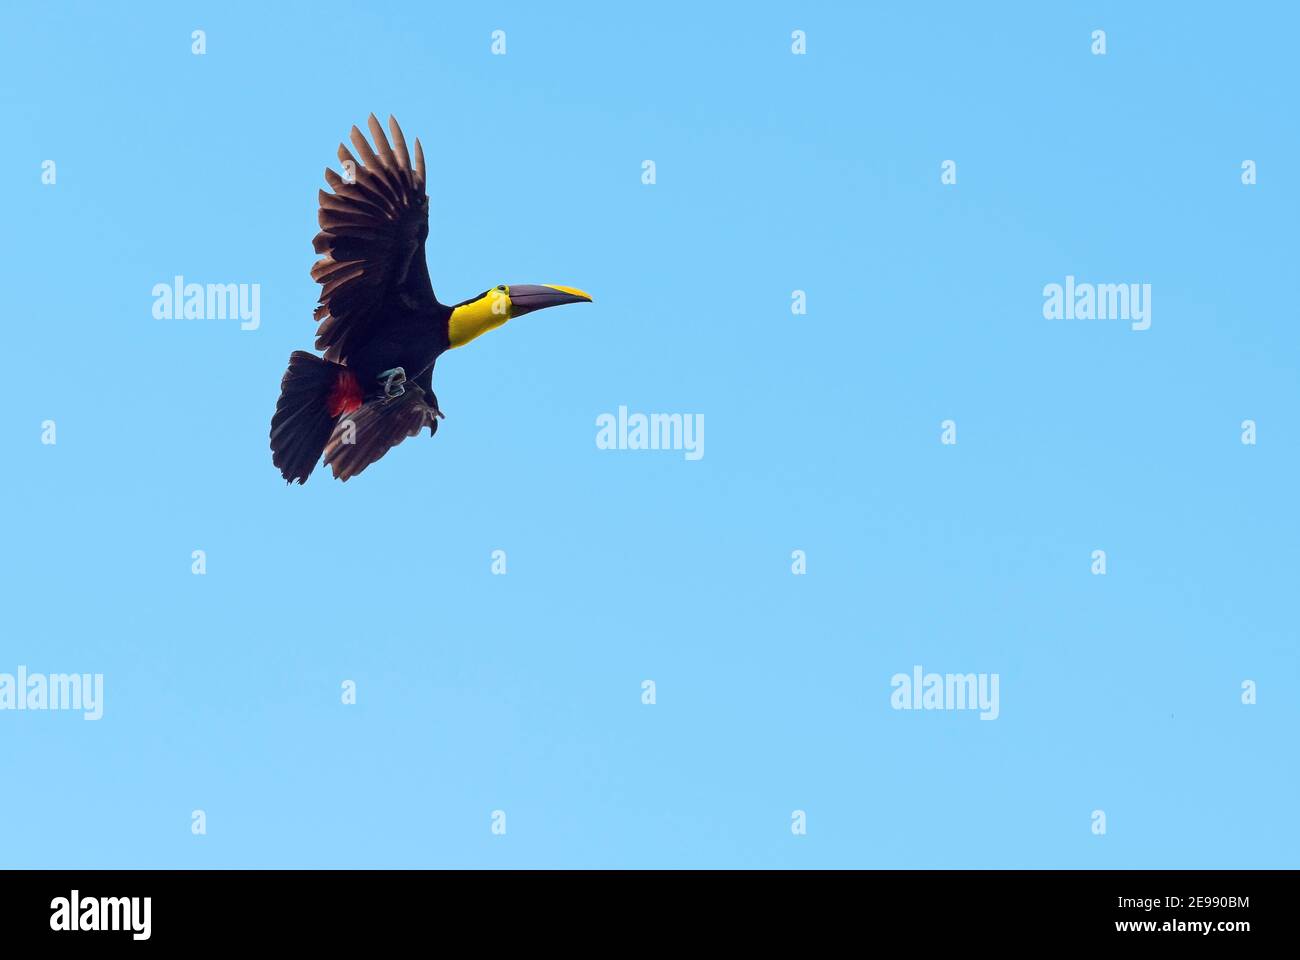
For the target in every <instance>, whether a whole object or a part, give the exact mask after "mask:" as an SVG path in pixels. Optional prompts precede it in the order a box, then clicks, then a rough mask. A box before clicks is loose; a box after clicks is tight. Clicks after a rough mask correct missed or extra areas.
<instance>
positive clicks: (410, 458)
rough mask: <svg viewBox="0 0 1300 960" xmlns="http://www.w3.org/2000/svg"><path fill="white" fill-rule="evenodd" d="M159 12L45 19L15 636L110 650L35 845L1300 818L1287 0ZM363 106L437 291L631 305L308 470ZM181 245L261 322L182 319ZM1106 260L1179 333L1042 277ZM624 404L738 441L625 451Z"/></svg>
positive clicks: (814, 847)
mask: <svg viewBox="0 0 1300 960" xmlns="http://www.w3.org/2000/svg"><path fill="white" fill-rule="evenodd" d="M1277 6H1278V7H1282V6H1283V5H1277ZM132 11H133V12H132V13H131V14H130V15H126V14H124V13H122V12H119V11H116V10H114V9H113V8H111V7H107V6H104V7H101V6H99V5H93V4H37V3H19V4H16V5H11V7H10V8H9V10H8V11H7V13H6V29H5V30H4V32H3V36H0V80H2V81H3V82H0V107H2V108H3V111H4V117H5V125H6V129H7V136H6V147H7V149H6V150H5V151H3V154H2V155H0V165H2V170H3V173H4V178H5V182H6V183H7V184H9V186H10V190H9V192H8V195H7V196H8V204H9V206H8V210H7V212H6V217H5V222H6V224H7V225H8V227H9V234H10V242H8V243H6V244H5V260H6V268H5V274H6V281H7V282H6V284H5V287H6V293H7V297H6V314H7V318H6V319H7V322H6V325H5V328H6V331H7V344H6V357H5V364H4V367H5V375H4V377H3V378H0V384H2V385H0V396H2V397H3V400H4V415H3V416H2V417H0V439H2V440H3V442H4V448H5V450H6V452H7V453H6V457H7V459H6V469H5V470H4V472H3V480H0V484H3V499H4V502H5V504H6V505H7V507H8V509H7V511H6V514H7V517H6V522H5V528H6V536H5V549H4V551H3V553H2V554H0V563H2V564H3V569H2V570H0V573H2V574H3V583H4V588H5V598H4V604H3V609H4V614H5V616H4V620H5V624H4V626H3V628H0V673H5V672H8V673H13V672H14V671H15V670H16V669H17V668H18V666H19V665H23V666H25V667H26V668H27V669H28V670H29V671H33V672H37V671H39V672H45V673H58V672H78V673H81V672H86V673H102V674H103V676H104V689H105V695H104V700H105V702H104V716H103V718H102V719H101V720H99V721H94V722H87V721H85V720H83V719H82V717H81V715H80V714H78V713H73V712H56V711H18V710H7V711H0V761H2V762H3V769H4V770H5V771H6V776H5V781H6V786H5V789H3V790H0V864H3V865H6V866H20V867H36V866H52V867H62V866H69V867H78V866H79V867H146V866H158V867H249V866H251V867H294V866H306V867H349V866H371V867H388V866H407V867H424V866H474V867H505V866H523V867H541V866H566V867H567V866H572V867H579V866H617V867H627V866H648V867H670V866H688V867H721V866H739V867H824V866H880V867H913V866H918V867H936V866H955V867H1017V866H1036V867H1066V866H1069V867H1220V866H1222V867H1227V866H1234V867H1257V866H1258V867H1264V866H1275V867H1276V866H1295V865H1296V863H1297V854H1298V852H1300V827H1298V826H1297V821H1296V817H1295V810H1296V808H1297V804H1298V802H1300V788H1298V780H1297V766H1296V749H1295V732H1296V730H1297V723H1298V721H1300V709H1298V708H1297V703H1296V690H1297V684H1298V683H1300V670H1298V669H1297V668H1298V667H1300V663H1298V658H1297V653H1296V639H1297V637H1296V624H1295V603H1294V594H1295V586H1294V585H1295V582H1296V578H1297V575H1298V574H1300V558H1298V556H1297V547H1296V544H1297V542H1298V534H1300V522H1298V516H1297V507H1296V498H1295V476H1296V468H1297V463H1298V458H1297V453H1296V451H1297V449H1298V444H1300V435H1298V433H1300V430H1298V427H1297V420H1296V409H1297V399H1300V398H1298V396H1297V384H1298V383H1300V381H1298V379H1297V369H1296V367H1297V364H1296V357H1297V347H1298V346H1300V343H1298V340H1300V334H1298V333H1297V325H1296V320H1297V317H1296V298H1295V284H1296V282H1297V268H1296V257H1295V242H1294V232H1295V223H1296V215H1297V210H1298V204H1297V185H1296V179H1295V177H1294V176H1293V175H1292V170H1293V168H1294V165H1295V157H1296V154H1297V150H1298V149H1300V142H1298V137H1297V132H1296V126H1295V123H1294V109H1293V106H1294V104H1293V100H1294V91H1295V89H1296V87H1297V83H1296V81H1297V77H1296V66H1295V57H1294V51H1293V50H1292V40H1291V38H1292V37H1293V36H1294V34H1295V31H1296V28H1297V26H1298V25H1300V24H1298V23H1297V20H1296V16H1295V13H1294V12H1293V11H1289V10H1285V11H1283V10H1278V9H1272V8H1271V7H1262V8H1257V9H1252V11H1251V12H1250V14H1249V16H1246V15H1242V14H1240V13H1239V12H1238V11H1236V10H1235V8H1232V7H1230V6H1228V5H1222V4H1220V5H1205V6H1197V7H1194V8H1187V9H1179V10H1178V11H1177V12H1173V11H1171V10H1167V9H1164V10H1161V9H1155V8H1154V6H1152V7H1151V8H1147V7H1145V6H1144V8H1142V9H1133V8H1132V5H1128V4H1100V3H1099V4H1084V3H1076V4H1068V5H1067V4H1050V5H1048V4H1042V5H1040V4H1021V5H1002V6H999V7H997V8H994V9H989V8H981V9H978V10H976V9H973V8H968V7H967V5H964V4H956V3H952V4H938V5H934V6H926V7H923V8H922V7H915V6H912V5H901V6H897V5H883V4H882V5H875V4H872V5H867V4H848V3H843V4H832V3H822V4H817V5H814V6H812V7H811V8H810V6H809V5H807V4H796V3H764V4H744V5H740V4H734V5H718V6H717V7H714V6H712V5H702V4H689V5H688V4H673V3H661V4H655V5H652V6H651V7H638V8H635V10H634V9H631V8H628V9H623V8H600V7H598V6H597V5H594V4H592V5H574V6H572V7H570V8H568V12H564V10H563V8H561V9H560V10H556V9H550V8H548V9H546V10H542V9H540V8H539V7H538V6H537V5H536V4H524V3H519V4H473V5H471V4H464V5H459V4H457V5H453V4H436V5H434V4H426V3H418V4H417V3H409V4H398V3H394V4H384V5H382V8H380V7H376V6H374V5H360V4H358V5H348V4H338V3H321V2H313V3H274V4H271V3H261V4H245V3H240V4H162V3H158V4H138V5H133V7H132ZM195 29H202V30H204V31H206V43H207V52H206V53H205V54H204V55H202V56H196V55H194V54H192V53H191V32H192V31H193V30H195ZM796 29H801V30H804V31H805V32H806V36H807V53H806V54H805V55H802V56H796V55H793V54H792V52H791V32H792V31H793V30H796ZM1096 29H1102V30H1105V31H1106V35H1107V52H1106V54H1105V55H1104V56H1094V55H1093V54H1092V53H1091V52H1090V45H1091V39H1090V35H1091V33H1092V31H1094V30H1096ZM494 30H504V31H505V33H506V38H507V52H506V55H505V56H494V55H492V53H491V50H490V45H491V34H492V31H494ZM371 111H374V112H375V113H377V114H379V115H380V116H382V117H387V115H388V114H389V113H393V114H395V115H396V116H397V117H398V119H399V120H400V121H401V123H402V125H403V127H404V129H405V131H406V133H407V136H408V138H411V139H413V138H414V137H416V136H419V137H420V138H421V139H422V140H423V142H424V144H425V147H426V153H427V155H428V161H429V162H428V166H429V194H430V203H431V209H432V217H431V232H430V237H429V241H428V245H427V257H428V262H429V268H430V273H431V274H432V276H433V279H434V285H435V288H436V290H437V291H438V293H439V295H440V296H441V297H442V299H443V300H444V301H446V302H456V301H458V300H461V299H463V298H465V297H468V296H471V295H473V294H476V293H478V292H479V291H481V290H484V289H486V288H487V287H489V286H491V285H494V284H497V283H532V282H545V283H561V284H569V285H574V286H578V287H581V288H582V289H584V290H587V291H590V292H591V293H592V294H593V295H594V297H595V304H594V305H592V306H582V307H568V308H563V309H557V310H553V311H546V312H543V313H538V314H533V315H530V316H527V317H523V318H519V319H518V320H516V321H512V322H511V323H509V324H507V325H506V326H505V327H504V328H503V329H501V330H499V331H496V332H493V333H491V334H489V335H488V336H485V337H483V338H481V339H480V340H478V341H475V342H474V343H473V344H471V345H470V346H468V347H466V348H465V349H463V350H458V351H454V352H452V353H450V354H448V355H447V356H445V357H444V358H443V359H442V360H441V361H440V363H439V365H438V369H437V373H436V378H435V386H436V388H437V392H438V398H439V400H440V402H441V405H442V407H443V409H444V410H445V411H446V412H447V415H448V419H447V421H446V422H445V423H444V424H443V426H442V428H441V429H440V431H439V433H438V435H437V437H436V438H434V439H432V440H430V439H429V438H428V437H427V436H425V437H421V438H418V439H412V440H408V441H407V442H406V443H405V444H403V445H402V446H401V447H399V448H397V449H396V450H394V451H393V452H392V453H390V454H389V455H388V456H387V457H386V458H385V459H384V460H383V461H382V462H380V463H379V464H378V465H376V466H374V467H372V468H370V469H369V470H368V471H367V472H366V473H365V474H364V475H363V476H362V477H360V478H358V479H356V480H354V481H351V482H349V483H348V484H346V485H343V484H339V483H337V482H335V481H333V480H332V479H330V478H329V476H328V474H327V473H325V472H322V471H320V470H318V472H317V473H316V474H315V475H313V477H312V479H311V480H310V481H309V482H308V484H307V485H306V486H305V487H302V488H299V487H296V486H295V487H293V488H286V487H285V485H284V484H283V482H281V481H280V480H279V478H278V475H277V473H276V471H275V470H274V468H273V467H272V465H271V462H270V454H269V450H268V448H267V430H268V424H269V420H270V416H271V412H272V410H273V408H274V404H275V399H276V395H277V391H278V384H279V378H280V375H281V373H282V371H283V368H284V365H285V361H286V358H287V357H288V354H289V352H290V351H291V350H294V349H303V348H309V347H310V344H311V340H312V336H313V324H312V320H311V311H312V308H313V306H314V304H315V300H316V293H317V287H316V285H315V284H314V283H313V282H312V281H311V278H310V276H309V274H308V269H309V267H310V265H311V263H312V261H313V259H314V256H313V253H312V250H311V238H312V236H313V234H314V233H315V231H316V222H315V215H316V190H317V188H318V187H319V186H322V180H321V172H322V170H323V168H324V167H325V166H326V165H327V164H331V163H333V162H334V150H335V147H336V146H337V144H338V142H339V141H340V140H341V139H343V138H344V137H345V136H346V133H347V130H348V128H349V127H350V125H351V124H353V123H358V124H363V123H364V120H365V117H366V115H367V114H368V113H370V112H371ZM51 159H52V160H54V161H55V162H56V165H57V166H56V170H57V179H56V181H55V183H54V184H52V185H49V184H43V183H42V163H43V161H46V160H51ZM646 159H652V160H654V161H655V164H656V181H657V182H656V183H654V184H653V185H646V184H643V183H642V178H641V175H642V162H643V161H644V160H646ZM1247 159H1249V160H1253V161H1255V162H1256V164H1257V174H1258V182H1257V183H1256V184H1254V185H1250V186H1247V185H1244V184H1243V183H1242V168H1241V165H1242V162H1243V161H1244V160H1247ZM945 160H953V161H954V162H955V163H956V164H957V182H956V183H955V184H952V185H945V184H943V183H941V180H940V173H941V169H940V165H941V164H942V163H943V161H945ZM177 274H180V275H183V276H185V277H186V279H187V280H189V281H193V282H199V283H248V284H253V283H256V284H258V285H259V286H260V295H261V318H260V320H261V322H260V326H259V327H258V329H256V330H248V331H244V330H240V329H239V325H238V323H237V322H232V321H222V320H201V321H160V320H155V319H154V318H153V316H152V313H151V309H152V303H153V301H152V296H151V289H152V287H153V286H154V285H155V284H157V283H170V282H171V279H172V277H174V276H175V275H177ZM1067 275H1070V276H1075V277H1077V278H1078V279H1079V280H1080V281H1090V282H1097V283H1149V284H1151V286H1152V325H1151V328H1150V329H1149V330H1145V331H1133V330H1131V329H1130V328H1129V324H1127V323H1124V322H1121V321H1117V320H1106V321H1101V320H1098V321H1082V320H1077V321H1063V320H1047V319H1044V316H1043V312H1042V306H1043V288H1044V286H1045V285H1046V284H1050V283H1063V282H1064V278H1065V277H1066V276H1067ZM794 290H804V291H806V294H807V305H808V310H807V314H806V315H794V314H792V312H791V294H792V291H794ZM620 405H626V406H627V407H628V408H629V409H630V410H633V411H642V412H681V413H692V414H700V415H703V417H704V419H705V422H706V424H707V431H706V448H705V455H704V456H703V458H702V459H699V460H697V461H688V460H686V459H685V458H684V457H683V455H682V454H681V453H680V452H673V451H611V450H599V449H597V447H596V444H595V435H596V428H595V420H596V417H597V416H599V415H600V414H602V413H606V412H614V411H617V409H618V407H619V406H620ZM949 419H951V420H953V421H955V423H956V429H957V440H958V442H957V443H956V444H955V445H945V444H942V443H941V442H940V424H941V422H942V421H944V420H949ZM1245 419H1253V420H1254V421H1255V422H1256V424H1257V430H1258V434H1257V443H1256V444H1254V445H1246V444H1243V443H1242V442H1241V433H1242V429H1241V423H1242V421H1243V420H1245ZM47 420H53V421H54V422H55V424H56V430H57V433H56V436H57V442H56V443H55V444H53V445H50V444H45V443H42V442H41V441H42V424H43V423H44V422H45V421H47ZM199 549H201V550H203V551H205V552H206V556H207V573H206V574H205V575H203V576H195V575H193V574H192V573H191V555H192V551H194V550H199ZM796 549H797V550H803V551H805V552H806V556H807V573H806V574H805V575H802V576H796V575H793V573H792V570H791V554H792V551H794V550H796ZM1099 549H1100V550H1104V551H1106V555H1107V572H1106V575H1105V576H1096V575H1093V573H1092V571H1091V567H1092V559H1091V558H1092V553H1093V551H1094V550H1099ZM494 550H504V551H506V554H507V557H508V567H507V569H508V573H507V574H506V575H505V576H494V575H493V574H492V572H491V554H492V551H494ZM917 664H920V665H922V666H923V667H924V668H925V670H926V671H937V672H941V673H943V672H957V673H966V672H974V673H988V674H994V673H996V674H998V676H999V678H1000V713H999V716H998V718H997V720H996V721H994V722H984V721H981V720H980V719H979V717H978V715H977V714H976V713H974V712H970V711H946V710H944V711H898V710H894V709H892V708H891V706H890V694H891V686H890V680H891V677H892V676H893V675H894V674H896V673H899V672H903V673H910V672H911V670H912V668H913V666H914V665H917ZM647 679H651V680H653V681H655V684H656V703H655V704H653V705H646V704H643V703H642V700H641V696H642V686H641V685H642V682H643V681H644V680H647ZM345 680H352V681H354V682H355V683H356V686H357V697H358V702H357V703H356V704H355V705H350V706H345V705H343V704H342V703H341V702H340V684H341V683H342V682H343V681H345ZM1246 680H1251V681H1254V682H1255V683H1256V684H1257V698H1258V702H1257V703H1255V704H1253V705H1244V704H1243V703H1242V702H1241V701H1242V689H1241V685H1242V683H1243V681H1246ZM198 809H201V810H203V811H204V812H205V813H206V818H207V834H206V835H205V836H195V835H193V833H192V832H191V813H192V811H194V810H198ZM495 810H502V811H505V814H506V818H507V820H506V823H507V829H506V833H505V835H495V834H494V833H493V832H492V830H491V829H490V828H491V822H492V821H491V818H492V813H493V811H495ZM796 810H801V811H804V812H805V814H806V823H807V833H806V835H802V836H800V835H796V834H795V833H793V832H792V829H791V824H792V819H791V818H792V813H793V812H794V811H796ZM1095 810H1103V811H1105V815H1106V833H1105V834H1104V835H1096V834H1094V832H1093V829H1092V824H1093V820H1092V814H1093V811H1095Z"/></svg>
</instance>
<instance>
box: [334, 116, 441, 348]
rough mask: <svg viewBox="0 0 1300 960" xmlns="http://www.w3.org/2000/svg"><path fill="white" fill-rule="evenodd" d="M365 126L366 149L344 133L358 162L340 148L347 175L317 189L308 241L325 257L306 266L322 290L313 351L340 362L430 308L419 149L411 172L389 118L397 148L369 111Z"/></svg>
mask: <svg viewBox="0 0 1300 960" xmlns="http://www.w3.org/2000/svg"><path fill="white" fill-rule="evenodd" d="M369 126H370V135H371V136H372V137H373V138H374V141H375V148H374V149H373V150H372V149H371V148H370V144H369V143H368V142H367V141H366V138H365V137H364V136H363V135H362V133H361V131H360V130H358V129H357V128H356V127H353V128H352V135H351V139H352V145H353V146H354V147H356V149H357V152H358V153H360V154H361V158H362V161H364V163H359V162H357V159H356V157H354V156H353V155H352V154H351V153H350V152H349V151H348V148H347V147H345V146H343V144H339V160H340V161H341V162H342V163H343V167H344V170H345V171H347V172H348V173H349V176H348V177H347V178H344V177H341V176H339V175H338V174H337V173H335V172H334V171H333V170H330V169H328V168H327V169H326V170H325V182H326V183H328V184H329V185H330V187H332V188H333V190H334V192H333V193H326V192H325V191H324V190H322V191H320V212H319V213H318V215H317V219H318V221H319V222H320V227H321V231H320V233H318V234H316V239H315V240H314V241H313V245H314V246H315V248H316V252H317V253H323V254H325V256H324V257H322V258H321V259H320V260H317V261H316V263H315V264H314V265H313V266H312V268H311V275H312V279H313V280H315V281H316V282H317V283H319V284H321V294H320V304H319V306H317V307H316V319H317V320H318V321H319V322H320V326H319V327H317V328H316V349H317V350H324V351H325V358H326V359H327V360H334V361H336V362H339V363H346V362H347V359H348V354H349V353H352V352H355V351H356V350H357V349H358V348H359V347H360V346H362V345H363V344H365V343H366V342H367V341H369V340H370V339H371V338H372V337H374V336H375V335H376V333H378V332H380V331H382V329H383V327H384V325H385V324H386V323H388V322H390V321H391V320H393V319H395V318H396V317H397V316H398V315H400V314H401V313H403V312H407V311H410V310H421V309H428V308H431V307H432V306H433V304H434V296H433V284H432V283H430V282H429V268H428V267H427V266H426V265H425V262H424V239H425V237H427V236H428V235H429V198H428V196H427V195H426V194H425V188H424V150H423V148H421V146H420V141H419V140H416V141H415V166H414V167H412V166H411V157H410V154H409V153H407V150H406V138H405V137H403V136H402V128H401V127H399V126H398V125H397V121H396V120H394V119H393V118H392V117H389V118H388V129H389V130H391V131H392V134H393V143H394V144H395V145H396V149H394V147H390V146H389V145H388V139H387V138H386V137H385V136H384V129H383V127H381V126H380V125H379V121H378V120H377V119H375V115H374V114H373V113H372V114H371V115H370V120H369Z"/></svg>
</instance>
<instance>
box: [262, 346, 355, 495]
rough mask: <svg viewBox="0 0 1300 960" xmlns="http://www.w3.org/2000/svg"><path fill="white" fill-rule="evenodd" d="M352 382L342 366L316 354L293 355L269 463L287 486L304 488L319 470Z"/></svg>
mask: <svg viewBox="0 0 1300 960" xmlns="http://www.w3.org/2000/svg"><path fill="white" fill-rule="evenodd" d="M351 377H352V374H351V371H349V370H348V369H347V368H346V367H344V366H343V365H341V364H338V363H333V362H331V361H329V360H323V359H321V358H320V357H318V356H316V355H315V354H312V353H307V352H305V351H303V350H295V351H294V352H293V353H292V354H291V355H290V356H289V369H288V370H286V371H285V372H284V379H283V380H281V381H280V399H279V401H278V402H277V403H276V405H275V416H273V417H272V418H271V462H272V463H274V464H275V465H276V466H277V467H278V468H279V469H280V475H281V476H282V477H284V479H285V480H286V481H287V482H289V483H293V482H294V481H295V480H297V481H298V482H299V483H306V482H307V478H308V477H309V476H311V472H312V470H314V469H315V468H316V461H318V460H319V459H320V456H321V454H322V453H323V452H324V451H325V445H326V444H327V443H329V439H330V434H331V433H332V432H333V431H334V422H335V420H336V419H337V418H338V414H339V413H340V412H344V411H341V410H340V409H339V407H340V405H341V404H340V393H341V391H340V385H341V384H345V381H346V380H347V378H351ZM342 393H343V394H346V393H347V391H346V390H344V391H342ZM346 399H347V398H346V396H345V398H344V402H346ZM359 399H360V398H359V397H358V398H357V400H358V402H359Z"/></svg>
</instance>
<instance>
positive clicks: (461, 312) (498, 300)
mask: <svg viewBox="0 0 1300 960" xmlns="http://www.w3.org/2000/svg"><path fill="white" fill-rule="evenodd" d="M590 302H591V297H590V296H588V295H587V294H585V293H583V292H582V291H581V290H575V289H574V288H573V287H561V286H557V285H555V284H549V283H512V284H509V285H507V284H504V283H503V284H501V285H500V286H498V287H493V288H492V289H491V290H485V291H483V292H482V293H481V294H479V295H478V296H477V297H471V298H470V299H469V300H466V301H465V302H464V303H459V304H457V305H456V306H455V307H453V308H452V311H451V321H450V322H449V324H448V334H449V337H450V340H451V346H453V347H462V346H464V345H465V344H467V343H469V342H470V341H471V340H473V339H474V338H475V337H477V336H479V335H481V334H484V333H487V332H488V331H489V330H495V329H496V328H497V327H499V326H501V324H503V323H505V322H506V321H507V320H509V319H511V318H512V317H522V316H523V315H524V314H525V313H532V312H533V311H534V310H541V309H542V308H543V307H558V306H560V305H561V304H564V303H590Z"/></svg>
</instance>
